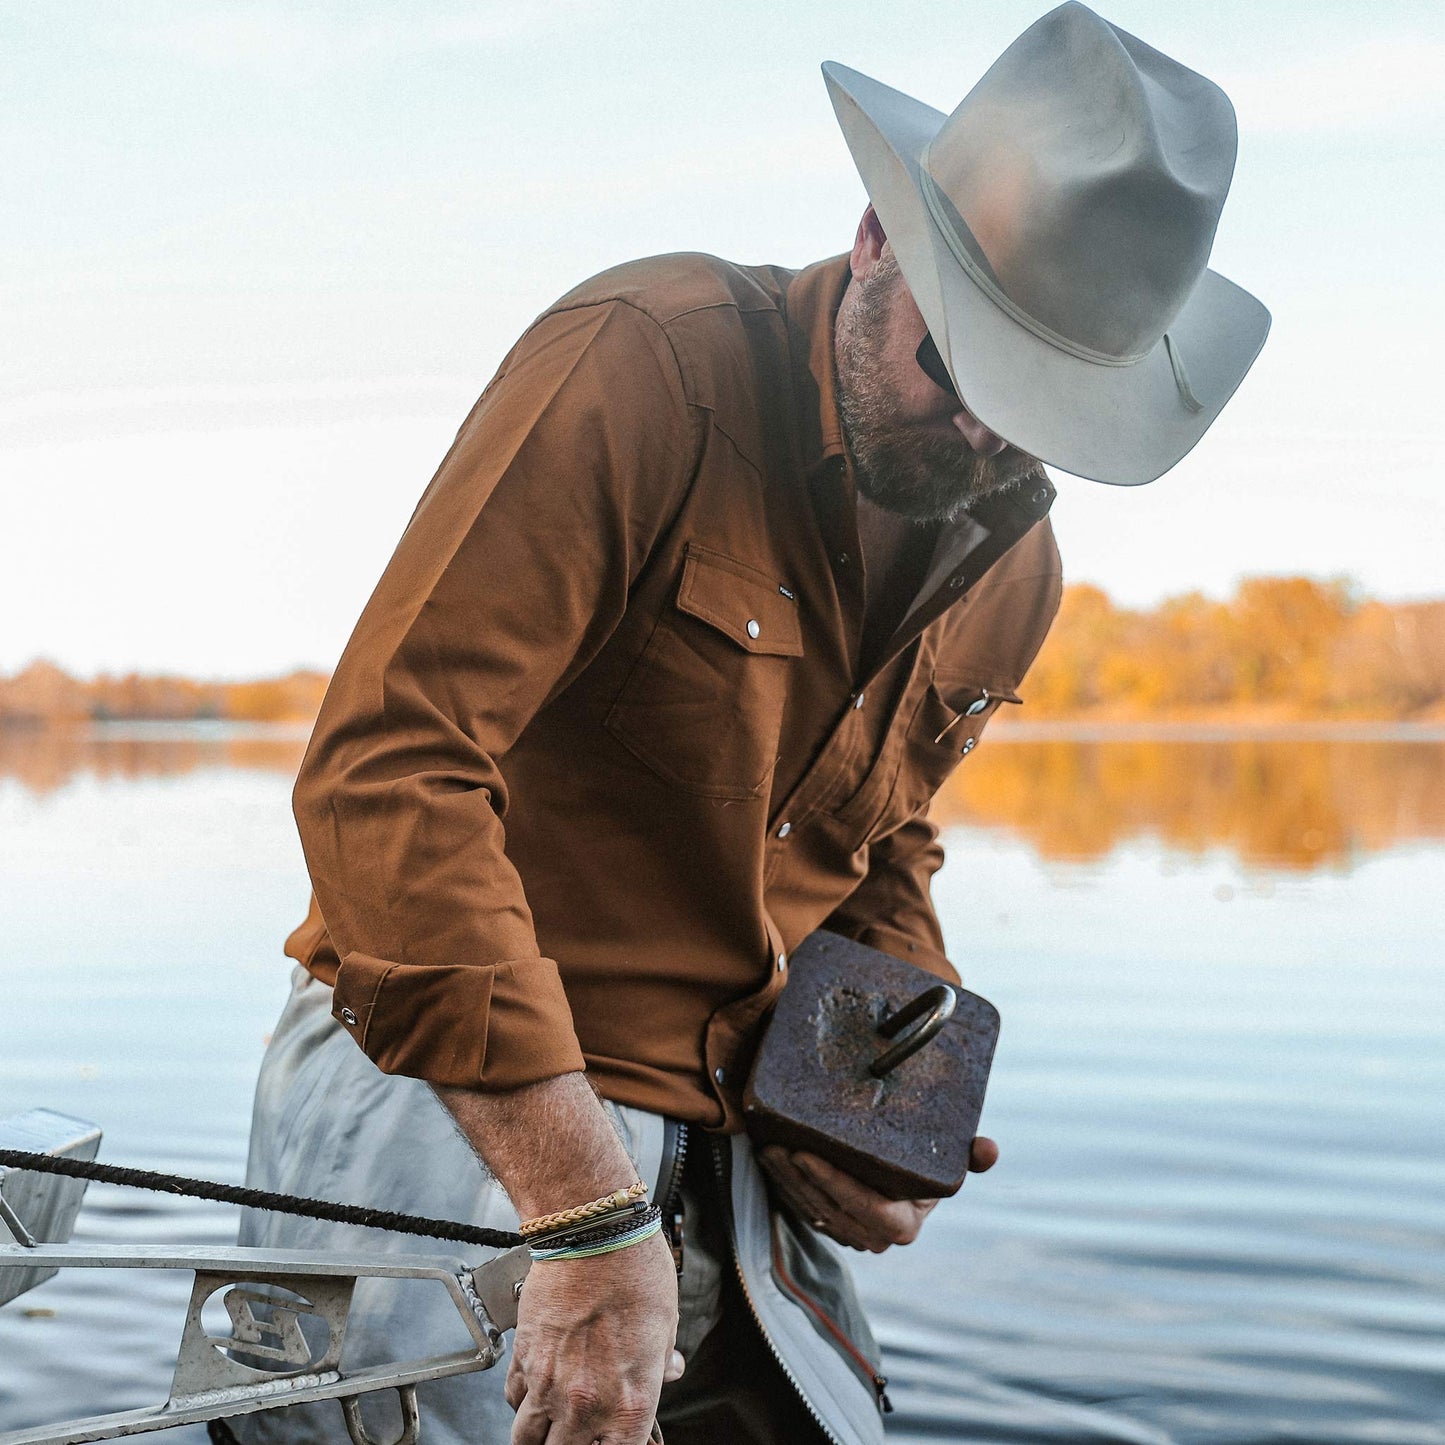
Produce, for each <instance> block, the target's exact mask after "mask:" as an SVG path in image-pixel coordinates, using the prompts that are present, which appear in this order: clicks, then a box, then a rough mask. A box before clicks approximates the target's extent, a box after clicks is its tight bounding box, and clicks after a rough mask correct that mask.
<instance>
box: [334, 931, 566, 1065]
mask: <svg viewBox="0 0 1445 1445" xmlns="http://www.w3.org/2000/svg"><path fill="white" fill-rule="evenodd" d="M331 1013H332V1017H333V1018H335V1019H336V1020H337V1022H339V1023H340V1024H341V1026H342V1027H343V1028H344V1029H345V1030H346V1031H347V1033H349V1034H350V1035H351V1037H352V1038H353V1039H355V1041H356V1042H357V1043H358V1044H359V1045H360V1046H361V1048H362V1050H363V1051H364V1052H365V1053H366V1055H367V1057H368V1058H370V1059H371V1061H372V1062H373V1063H374V1064H375V1065H376V1066H377V1068H379V1069H380V1070H381V1071H382V1073H384V1074H405V1075H407V1076H408V1077H410V1078H414V1079H425V1080H426V1081H427V1082H428V1083H429V1084H443V1085H448V1086H451V1087H455V1088H464V1089H465V1088H470V1089H483V1090H487V1091H491V1092H501V1091H503V1090H507V1089H518V1088H521V1087H522V1086H523V1085H524V1084H536V1083H540V1082H541V1080H543V1079H550V1078H555V1077H556V1076H557V1075H558V1074H571V1073H579V1072H581V1071H582V1070H583V1069H584V1068H585V1064H584V1061H583V1058H582V1050H581V1048H580V1046H579V1045H578V1043H577V1035H576V1032H575V1030H574V1029H573V1027H572V1011H571V1009H570V1008H568V1006H567V997H566V995H565V994H564V993H563V991H562V980H561V978H560V977H559V975H558V973H557V965H556V964H555V963H554V962H553V961H552V960H551V959H550V958H516V959H509V960H507V961H505V962H503V963H494V964H436V965H431V964H410V963H389V962H388V961H387V960H386V959H382V958H371V957H369V956H368V955H366V954H364V953H348V954H347V955H346V957H345V958H343V959H342V960H341V967H340V969H339V970H338V971H337V975H336V984H335V991H334V995H333V997H332V1001H331Z"/></svg>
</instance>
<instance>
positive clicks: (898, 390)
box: [837, 242, 1042, 522]
mask: <svg viewBox="0 0 1445 1445" xmlns="http://www.w3.org/2000/svg"><path fill="white" fill-rule="evenodd" d="M927 336H928V332H927V328H926V327H925V326H924V324H923V317H922V315H921V314H920V313H919V310H918V306H917V304H916V303H915V302H914V300H913V296H912V293H911V292H910V291H909V290H908V287H907V285H906V284H905V283H904V280H903V275H902V273H901V272H900V271H899V269H898V263H897V262H896V261H895V260H894V258H893V252H892V249H891V248H890V247H889V246H888V245H887V243H886V242H885V243H884V244H883V246H882V249H881V252H880V253H879V255H878V256H877V258H876V260H874V261H873V263H872V265H871V267H869V268H868V269H867V270H866V271H865V272H863V274H861V275H860V274H858V271H857V269H856V268H855V274H854V279H853V283H852V284H851V285H850V286H849V288H848V291H847V293H846V295H845V296H844V299H843V304H842V306H840V307H839V311H838V321H837V363H838V409H839V412H840V413H841V415H842V419H843V430H844V434H845V437H846V439H847V443H848V450H849V452H850V453H851V454H852V457H853V464H854V470H855V472H856V475H857V480H858V489H859V491H860V492H862V494H863V495H864V496H865V497H867V498H868V499H869V500H870V501H872V502H874V503H875V504H876V505H878V506H880V507H883V508H885V509H886V510H888V511H890V512H896V513H898V514H899V515H900V516H905V517H908V518H910V519H911V520H913V521H916V522H940V521H952V520H953V519H954V518H956V517H957V516H958V515H959V514H960V513H962V512H964V511H965V510H967V508H968V507H969V506H970V505H971V504H973V503H974V502H977V501H980V500H981V499H982V498H984V497H986V496H989V495H991V494H993V493H995V492H999V491H1002V490H1005V489H1006V488H1009V487H1015V486H1019V485H1021V484H1022V483H1023V482H1025V481H1032V480H1035V479H1036V478H1038V477H1039V476H1041V475H1042V471H1041V468H1040V466H1039V463H1038V462H1037V461H1036V460H1035V459H1034V458H1033V457H1031V456H1029V455H1028V454H1027V453H1026V452H1022V451H1020V450H1019V449H1018V448H1017V447H1013V446H1010V445H1009V444H1008V443H1007V442H1006V441H1004V439H1003V438H1002V437H1001V436H998V435H997V434H996V433H995V432H992V431H990V430H989V429H988V428H987V427H986V426H984V424H983V423H982V422H981V421H979V419H978V418H977V417H976V416H974V414H973V413H972V412H971V411H969V409H968V407H967V406H966V405H965V404H964V403H963V402H962V401H961V400H960V399H959V397H958V394H957V393H956V392H955V391H954V389H953V387H952V386H951V385H950V386H948V387H947V388H946V389H945V388H944V387H942V386H940V385H939V383H938V382H937V381H935V380H934V379H933V378H932V377H931V376H930V375H929V374H928V372H927V371H925V370H924V368H923V366H922V365H921V359H920V355H919V352H920V348H921V347H922V344H923V343H924V341H925V340H926V338H927ZM925 354H926V349H925ZM946 375H947V373H944V376H945V377H946Z"/></svg>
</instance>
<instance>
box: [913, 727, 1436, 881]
mask: <svg viewBox="0 0 1445 1445" xmlns="http://www.w3.org/2000/svg"><path fill="white" fill-rule="evenodd" d="M934 817H935V818H936V819H937V820H938V821H939V822H940V823H944V824H950V823H957V824H969V825H973V826H979V825H981V826H984V827H991V828H1003V829H1006V830H1008V831H1010V832H1012V833H1014V834H1016V835H1018V836H1019V837H1022V838H1023V839H1025V840H1026V841H1027V842H1028V843H1029V844H1030V845H1031V846H1032V847H1033V848H1034V849H1035V850H1036V851H1037V852H1038V853H1040V854H1041V855H1042V856H1044V857H1045V858H1052V859H1075V860H1091V859H1098V858H1102V857H1105V856H1106V855H1107V854H1109V853H1110V852H1112V851H1113V850H1114V849H1115V848H1117V847H1119V846H1120V845H1121V844H1123V843H1126V842H1128V841H1130V840H1131V839H1135V838H1152V839H1155V840H1158V841H1159V842H1161V843H1163V844H1164V845H1165V846H1166V847H1168V848H1170V849H1173V850H1176V851H1179V852H1183V853H1188V854H1195V855H1197V854H1200V853H1203V852H1204V851H1206V850H1207V849H1211V848H1218V847H1226V848H1229V849H1231V850H1232V851H1233V852H1234V853H1235V854H1236V856H1237V857H1238V858H1239V859H1240V861H1241V862H1242V863H1244V864H1246V865H1256V866H1260V867H1269V868H1285V869H1295V870H1309V869H1315V868H1347V867H1348V866H1349V865H1350V864H1351V862H1352V861H1354V860H1355V859H1356V858H1358V857H1360V856H1362V855H1365V854H1370V853H1377V852H1383V851H1384V850H1386V849H1389V848H1393V847H1397V846H1399V845H1400V844H1405V843H1413V842H1420V841H1424V840H1439V839H1441V838H1445V740H1441V739H1438V738H1433V739H1429V740H1422V741H1401V740H1400V739H1399V738H1398V737H1381V738H1379V739H1374V740H1364V739H1360V738H1350V739H1347V740H1340V739H1324V738H1318V737H1316V738H1294V737H1229V738H1216V739H1210V740H1207V741H1200V740H1191V741H1180V740H1173V739H1165V738H1158V737H1155V738H1128V739H1119V740H1110V741H1100V740H1097V739H1091V740H1087V741H1080V740H1078V739H1069V738H1050V739H1046V740H1019V741H1015V740H1014V739H1013V738H1012V737H1010V736H1009V734H1008V733H1007V732H1004V731H1002V730H1000V732H999V733H998V734H996V735H995V736H994V737H992V738H990V739H989V741H988V743H987V744H986V745H985V746H984V747H982V748H980V749H979V752H978V754H977V755H976V757H975V758H973V759H971V760H970V761H969V763H968V765H967V766H966V767H962V768H960V769H959V770H958V772H957V773H956V774H955V775H954V777H953V779H952V780H951V782H950V784H949V785H948V787H947V788H946V789H945V790H944V792H943V793H942V794H941V795H940V797H939V798H938V800H937V802H936V803H935V805H934Z"/></svg>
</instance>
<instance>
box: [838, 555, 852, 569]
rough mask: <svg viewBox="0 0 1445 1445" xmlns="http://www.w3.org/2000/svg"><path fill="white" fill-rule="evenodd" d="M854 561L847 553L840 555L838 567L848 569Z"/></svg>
mask: <svg viewBox="0 0 1445 1445" xmlns="http://www.w3.org/2000/svg"><path fill="white" fill-rule="evenodd" d="M852 560H853V559H852V558H851V557H850V556H849V555H848V554H847V553H846V552H839V553H838V565H839V566H840V567H846V566H847V565H848V564H849V563H850V562H851V561H852Z"/></svg>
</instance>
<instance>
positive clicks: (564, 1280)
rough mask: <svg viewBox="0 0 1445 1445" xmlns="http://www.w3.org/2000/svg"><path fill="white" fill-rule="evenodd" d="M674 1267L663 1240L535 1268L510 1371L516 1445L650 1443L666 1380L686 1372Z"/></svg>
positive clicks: (524, 1293) (527, 1288) (526, 1288)
mask: <svg viewBox="0 0 1445 1445" xmlns="http://www.w3.org/2000/svg"><path fill="white" fill-rule="evenodd" d="M676 1338H677V1271H676V1268H675V1267H674V1265H673V1260H672V1251H671V1250H670V1249H668V1247H667V1243H666V1241H665V1240H664V1239H663V1238H662V1236H661V1235H654V1236H653V1238H651V1239H645V1240H643V1241H642V1243H641V1244H634V1245H632V1246H630V1247H629V1248H627V1249H619V1250H616V1251H614V1252H613V1253H611V1254H601V1255H596V1256H594V1257H593V1258H591V1259H569V1260H550V1261H547V1262H545V1263H542V1264H534V1265H533V1266H532V1268H531V1270H530V1272H529V1273H528V1275H527V1283H526V1284H525V1285H524V1286H523V1288H522V1297H521V1301H520V1307H519V1310H518V1320H517V1334H516V1339H515V1343H514V1344H513V1347H512V1360H511V1364H510V1366H509V1367H508V1369H507V1386H506V1395H507V1403H508V1404H509V1405H510V1406H511V1407H512V1408H513V1409H514V1410H515V1411H516V1412H517V1418H516V1420H515V1422H514V1423H513V1425H512V1445H543V1442H545V1445H593V1442H594V1441H596V1440H599V1439H600V1440H603V1441H605V1442H606V1445H645V1442H646V1441H647V1439H648V1437H649V1436H650V1435H651V1433H652V1421H653V1417H654V1416H655V1415H656V1413H657V1397H658V1394H659V1392H660V1391H661V1389H662V1384H663V1381H664V1380H675V1379H677V1378H678V1376H680V1375H681V1374H682V1356H681V1355H680V1354H678V1352H677V1351H676V1350H675V1349H673V1342H674V1341H675V1340H676Z"/></svg>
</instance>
